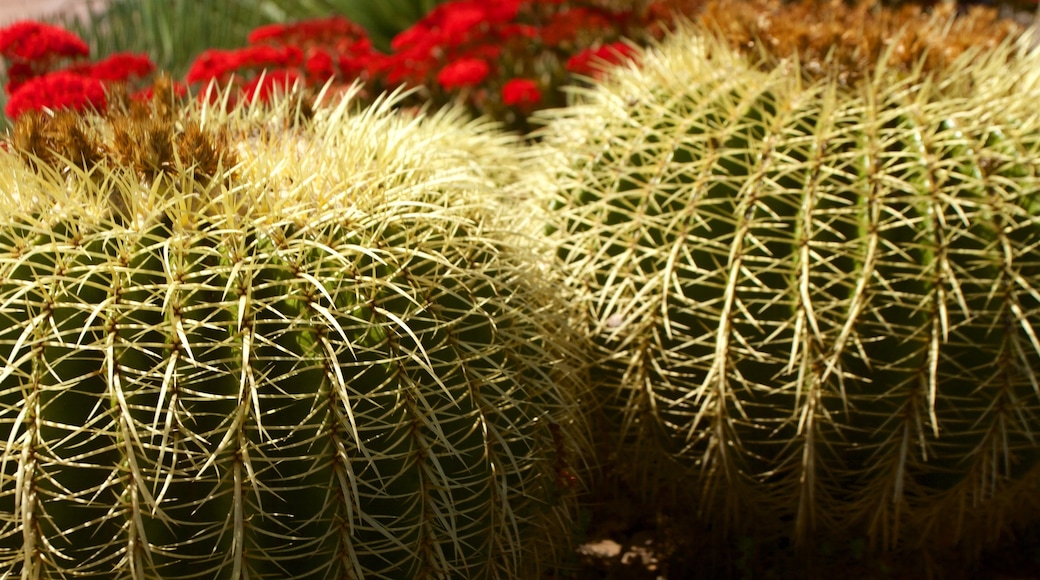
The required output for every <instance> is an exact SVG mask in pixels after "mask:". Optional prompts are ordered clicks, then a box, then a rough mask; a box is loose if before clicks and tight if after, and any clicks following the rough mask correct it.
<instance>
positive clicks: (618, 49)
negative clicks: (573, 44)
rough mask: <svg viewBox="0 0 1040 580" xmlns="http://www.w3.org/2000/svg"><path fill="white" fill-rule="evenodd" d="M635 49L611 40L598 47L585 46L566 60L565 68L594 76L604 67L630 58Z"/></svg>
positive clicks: (576, 72) (633, 54)
mask: <svg viewBox="0 0 1040 580" xmlns="http://www.w3.org/2000/svg"><path fill="white" fill-rule="evenodd" d="M634 56H635V49H634V48H632V46H631V45H629V44H626V43H624V42H621V41H618V42H612V43H610V44H605V45H603V46H601V47H599V48H587V49H585V50H583V51H581V52H579V53H578V54H576V55H574V56H572V57H571V58H570V59H568V60H567V70H569V71H570V72H572V73H575V74H580V75H587V76H595V75H596V74H597V73H599V72H601V71H602V70H603V69H604V68H605V67H607V66H610V65H612V64H619V63H622V62H624V61H626V60H630V59H632V58H633V57H634Z"/></svg>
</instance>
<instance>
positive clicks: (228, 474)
mask: <svg viewBox="0 0 1040 580" xmlns="http://www.w3.org/2000/svg"><path fill="white" fill-rule="evenodd" d="M350 96H351V95H350V94H348V95H347V96H346V97H345V98H344V99H343V100H342V102H341V103H340V104H339V105H338V106H336V107H332V108H324V109H321V110H318V111H316V112H315V113H314V115H315V118H314V119H313V120H310V121H306V122H304V121H301V120H300V118H299V116H298V113H299V111H296V113H294V112H293V111H292V101H291V100H290V99H285V100H284V102H282V103H281V108H280V109H276V110H275V111H273V112H272V111H262V110H260V109H255V110H254V109H250V108H247V107H242V108H239V109H236V110H235V111H233V112H231V113H228V114H225V113H222V112H219V111H218V110H217V109H216V108H208V107H201V108H198V107H197V108H191V107H189V108H188V109H169V110H166V112H164V109H163V106H162V104H161V103H160V101H159V100H157V101H156V104H154V105H153V106H152V108H151V109H150V110H142V109H140V108H138V109H137V113H135V114H137V117H136V118H135V119H136V120H133V119H132V121H133V122H129V124H127V123H128V122H127V120H126V119H122V120H120V121H119V122H118V123H117V122H115V121H113V120H112V119H103V118H98V117H88V118H85V119H82V120H80V121H76V122H70V121H68V120H67V119H66V120H64V121H62V123H65V125H63V126H64V127H65V129H64V130H61V129H60V128H59V129H55V128H54V127H53V126H49V125H48V126H46V127H42V128H41V127H36V128H35V129H32V128H30V129H25V131H27V133H24V134H21V138H22V139H23V141H24V142H26V143H30V142H31V143H36V144H37V145H40V147H39V148H37V150H36V154H35V155H32V156H31V157H30V159H31V160H32V161H33V163H31V164H25V163H23V160H22V159H20V158H19V156H20V155H22V153H2V154H0V199H2V202H0V222H2V223H0V280H2V282H0V327H2V328H0V361H2V363H3V365H2V368H3V372H2V374H0V490H2V491H0V571H2V574H3V575H4V576H12V577H13V576H19V575H20V576H21V577H23V578H65V577H99V578H115V577H119V578H160V577H161V578H189V577H196V578H236V579H237V578H404V577H408V578H447V577H471V578H515V577H523V576H525V575H528V574H532V573H533V572H534V571H535V570H538V569H539V568H540V567H542V566H545V565H548V564H550V563H551V562H552V559H553V558H554V557H556V554H554V553H553V550H554V549H558V546H556V547H554V540H555V539H556V538H558V537H559V535H560V533H564V532H567V531H568V530H567V527H568V525H569V524H568V521H569V517H570V516H569V514H570V511H569V510H570V507H569V506H570V505H571V500H572V498H571V494H570V489H569V488H568V484H569V482H570V477H571V473H570V471H571V466H570V465H568V463H567V461H568V459H567V458H568V457H571V453H572V452H573V450H574V448H573V446H575V445H577V444H578V441H580V440H581V439H582V436H581V432H582V429H581V422H580V420H579V419H578V417H577V416H576V415H575V412H574V400H575V399H574V397H575V391H574V386H575V385H574V380H575V375H574V373H573V370H572V369H571V368H569V366H568V364H569V363H568V361H569V360H571V359H572V357H571V356H570V354H569V352H570V351H569V349H570V347H569V346H568V344H569V341H567V340H566V334H567V333H566V329H565V328H561V327H560V325H559V324H558V323H557V320H558V319H559V317H558V316H556V314H555V309H556V308H557V307H558V303H557V302H556V298H554V294H553V292H552V288H551V286H550V285H549V284H548V283H547V280H546V278H545V276H544V273H543V272H542V271H540V269H539V267H538V266H537V264H536V263H535V262H534V261H533V260H529V259H527V258H526V257H525V256H526V254H527V253H528V252H529V251H530V249H529V248H527V247H526V246H525V245H524V243H521V242H520V240H521V239H522V238H521V237H520V236H514V235H512V234H511V233H510V231H509V230H508V228H506V227H504V225H503V224H504V221H503V220H502V219H501V218H500V216H499V215H498V210H496V209H495V208H496V205H495V203H494V202H493V199H494V198H495V196H498V195H501V194H502V191H501V190H502V189H503V188H507V187H509V185H508V184H507V182H505V181H497V180H498V179H500V178H503V177H504V176H506V175H514V176H515V173H516V171H517V169H516V163H515V162H514V161H512V160H513V159H515V158H516V149H517V147H516V145H515V144H514V143H513V142H512V141H511V139H510V138H508V137H505V136H501V135H499V134H497V133H495V132H494V131H493V130H491V129H490V128H489V127H483V126H480V124H479V123H474V122H468V121H464V120H463V119H462V118H461V116H460V115H459V114H456V113H452V112H450V111H447V112H443V113H439V114H436V115H432V116H424V115H417V116H415V115H413V116H409V115H408V114H404V113H400V114H399V113H396V112H393V110H392V109H393V105H394V102H395V98H396V97H392V98H390V99H388V100H385V101H383V102H381V103H380V104H377V105H376V106H374V107H373V108H371V109H368V110H366V111H364V112H359V113H358V112H355V113H352V112H351V108H352V107H353V104H352V102H351V98H350ZM135 106H136V105H135ZM142 111H143V112H142ZM171 111H172V112H171ZM130 116H131V117H133V115H130ZM181 116H183V118H181ZM156 119H159V120H160V121H163V122H161V123H158V122H157V123H152V121H155V120H156ZM261 120H262V121H261ZM42 122H44V123H45V124H46V120H43V121H42ZM70 123H71V125H69V124H70ZM120 123H122V124H121V125H120ZM300 123H302V125H301V124H300ZM69 126H75V127H77V128H78V129H79V133H76V135H78V137H75V138H72V137H69V135H70V133H69V131H68V127H69ZM120 127H122V128H120ZM156 127H159V128H156ZM192 128H193V129H192ZM120 131H121V132H120ZM191 131H195V133H192V135H194V137H190V138H189V137H185V135H186V134H187V133H189V132H191ZM83 135H87V137H85V138H80V137H82V136H83ZM119 135H122V137H119ZM119 139H123V140H124V141H127V140H129V141H133V142H136V143H137V144H138V147H137V150H139V151H151V152H155V153H156V155H157V156H158V157H156V160H157V161H158V162H157V163H153V164H151V165H149V164H148V163H144V165H140V164H138V165H135V164H133V163H129V162H127V161H126V159H125V158H123V157H121V156H120V155H119V154H118V151H119V150H120V145H119ZM70 142H72V143H71V144H70ZM84 143H86V144H87V145H85V146H84V145H83V144H84ZM200 143H201V144H206V146H207V147H209V149H207V148H206V147H203V146H201V145H199V144H200ZM41 144H42V145H41ZM171 144H172V145H171ZM178 144H179V145H178ZM192 144H195V145H194V146H193V145H192ZM43 145H47V147H43ZM147 147H151V149H148V148H147ZM222 148H223V149H222ZM124 149H125V147H124ZM75 151H80V152H81V153H82V152H83V151H88V152H92V153H91V154H90V155H87V154H82V155H79V156H76V155H74V154H73V153H74V152H75ZM45 152H50V155H51V157H50V158H49V162H46V163H45V162H44V161H43V160H42V158H41V157H42V154H43V153H45ZM162 152H165V154H163V153H162ZM207 152H208V153H207ZM214 152H216V153H214ZM477 152H479V156H478V153H477ZM210 153H213V155H211V154H210ZM217 153H219V155H217ZM164 155H165V156H164ZM193 155H196V156H197V155H202V156H203V157H205V158H206V159H209V160H210V161H214V160H218V161H219V160H220V159H224V160H225V161H226V160H227V159H234V160H236V162H235V163H234V165H233V166H231V167H229V166H228V164H227V163H224V164H221V163H219V162H218V163H217V164H216V166H214V167H218V166H219V167H218V168H217V169H212V167H211V171H210V172H209V173H208V174H207V172H204V171H201V164H200V162H199V159H195V158H190V159H186V158H185V157H186V156H187V157H191V156H193ZM214 155H215V156H214ZM139 157H147V155H143V154H142V155H139ZM63 161H64V163H63ZM138 161H140V159H139V160H138ZM145 161H147V159H145ZM30 165H31V166H32V167H30ZM116 194H117V195H116ZM114 200H118V201H114Z"/></svg>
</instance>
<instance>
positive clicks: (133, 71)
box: [68, 52, 155, 82]
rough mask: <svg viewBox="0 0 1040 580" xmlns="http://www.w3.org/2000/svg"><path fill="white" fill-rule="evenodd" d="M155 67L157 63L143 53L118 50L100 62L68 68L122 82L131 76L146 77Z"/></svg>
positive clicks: (91, 75)
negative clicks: (153, 62)
mask: <svg viewBox="0 0 1040 580" xmlns="http://www.w3.org/2000/svg"><path fill="white" fill-rule="evenodd" d="M154 69H155V65H154V64H152V61H151V60H149V58H148V57H147V56H145V55H143V54H131V53H129V52H117V53H115V54H113V55H111V56H109V57H108V58H105V59H103V60H99V61H98V62H93V63H86V64H80V65H76V66H73V67H70V68H69V69H68V70H69V72H74V73H77V74H81V75H83V76H88V77H94V78H96V79H100V80H103V81H116V82H120V81H125V80H127V79H129V78H130V77H134V78H143V77H146V76H148V74H149V73H151V72H152V70H154Z"/></svg>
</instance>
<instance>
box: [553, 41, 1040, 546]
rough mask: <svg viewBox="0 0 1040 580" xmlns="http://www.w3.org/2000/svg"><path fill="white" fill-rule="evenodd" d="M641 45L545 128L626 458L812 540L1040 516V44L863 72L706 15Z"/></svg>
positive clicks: (558, 205) (683, 489)
mask: <svg viewBox="0 0 1040 580" xmlns="http://www.w3.org/2000/svg"><path fill="white" fill-rule="evenodd" d="M638 62H639V64H638V65H634V64H633V65H630V66H627V67H619V68H617V69H614V70H613V71H611V72H610V74H608V75H606V76H605V78H604V79H603V80H602V81H601V82H598V83H595V84H594V85H593V86H592V87H591V88H588V89H585V90H578V91H577V92H576V94H575V97H574V100H575V103H574V105H573V106H571V107H568V108H566V109H560V110H556V111H550V112H547V113H546V114H545V115H544V116H543V121H544V122H546V123H547V126H546V127H545V129H544V130H543V131H542V133H541V135H542V137H543V138H544V141H545V143H546V147H547V153H546V154H547V155H554V156H555V158H556V160H557V163H558V168H557V175H558V182H559V188H558V191H557V194H556V195H555V196H554V197H553V201H552V203H553V207H554V209H555V213H554V218H555V219H554V221H553V226H552V228H551V230H552V235H553V236H554V237H555V238H556V241H557V243H558V244H559V252H558V257H559V259H560V262H561V263H562V265H563V267H564V268H565V270H566V273H567V276H568V278H569V284H568V286H569V287H570V288H571V289H572V290H573V291H574V293H575V301H576V302H579V303H581V304H583V310H584V311H585V313H586V316H587V325H588V334H589V337H590V339H591V341H592V343H593V344H594V346H595V348H596V351H597V360H598V361H599V362H598V363H597V365H596V370H595V374H596V378H595V387H596V389H598V391H597V392H598V393H599V396H598V399H600V400H603V401H605V402H604V403H603V405H602V415H603V417H604V418H605V421H606V423H605V424H606V427H605V428H604V430H603V431H604V433H605V434H606V435H605V436H608V437H610V436H613V435H612V434H614V433H618V435H617V436H615V437H614V438H613V439H612V440H611V441H612V445H614V446H616V447H617V448H618V449H619V451H617V453H616V455H615V458H614V461H616V462H617V463H618V464H619V467H618V468H617V471H619V472H622V473H626V474H632V477H631V481H632V482H633V484H634V485H636V486H638V487H639V489H641V490H643V493H644V494H645V495H653V494H663V493H664V490H666V489H670V490H671V491H672V492H673V493H674V494H675V495H676V496H677V498H678V499H679V501H681V502H684V503H687V504H691V505H693V506H694V507H695V508H696V509H697V510H698V511H699V512H700V513H703V514H706V515H707V516H710V518H709V520H710V521H716V522H721V523H723V524H728V525H732V526H735V527H736V528H737V529H742V530H748V529H751V528H752V527H759V528H764V527H766V524H767V523H768V522H774V524H776V525H780V522H789V523H790V527H786V526H788V524H783V526H784V527H781V528H780V529H781V530H782V532H781V533H783V534H785V535H786V534H791V535H792V536H793V537H795V538H796V539H797V540H802V541H806V540H808V539H810V538H813V537H815V536H814V534H817V533H827V534H834V533H836V532H840V533H843V534H846V535H847V536H846V537H849V536H851V537H859V538H863V537H866V538H869V539H870V540H872V541H874V542H875V543H876V544H877V545H880V546H881V547H885V548H894V547H902V546H909V545H916V544H918V543H919V544H922V545H939V544H944V543H949V544H953V543H956V542H958V541H962V540H964V541H965V543H964V544H961V545H962V546H971V548H972V549H978V548H980V547H981V546H982V545H984V544H985V542H986V541H991V540H994V539H995V538H996V536H997V535H998V534H999V533H1001V532H1003V531H1006V530H1007V529H1008V526H1009V525H1010V523H1011V522H1013V521H1017V520H1019V519H1020V518H1026V519H1030V518H1031V519H1034V520H1035V518H1036V517H1037V515H1038V513H1040V512H1038V511H1037V507H1038V505H1037V501H1036V486H1037V484H1038V482H1040V462H1038V461H1037V459H1038V458H1040V448H1038V446H1037V442H1036V439H1035V437H1036V432H1037V429H1038V427H1040V388H1038V387H1037V385H1038V383H1040V380H1038V379H1040V341H1038V339H1037V336H1038V331H1040V329H1038V328H1037V321H1038V320H1040V294H1038V293H1037V285H1038V280H1040V258H1038V255H1040V254H1037V251H1036V250H1037V245H1038V244H1040V217H1038V215H1037V214H1038V211H1037V210H1038V208H1040V205H1038V202H1040V198H1038V195H1040V111H1038V110H1037V108H1036V103H1037V102H1040V74H1038V70H1040V66H1038V65H1040V53H1038V52H1036V51H1033V52H1029V49H1028V48H1026V43H1025V41H1022V42H1021V43H1020V44H1016V43H1015V42H1007V43H1005V44H1004V45H1002V46H1001V47H998V48H996V49H994V50H993V51H991V52H978V53H971V54H966V55H964V56H962V57H960V58H959V59H957V60H956V61H955V62H953V63H951V64H950V66H949V67H948V68H946V69H944V70H943V71H942V72H939V73H934V74H923V73H921V72H920V70H919V69H918V71H917V72H916V73H915V72H913V71H911V72H910V73H906V74H903V73H899V72H898V71H893V70H891V69H887V68H886V67H885V66H884V62H885V60H884V59H883V60H882V61H881V63H882V64H880V65H879V66H878V69H877V70H876V71H874V72H873V73H872V74H871V75H869V76H868V78H866V79H864V80H863V81H862V82H859V83H855V84H850V85H843V84H841V83H840V82H838V80H836V78H835V77H827V75H822V78H820V79H817V80H812V79H808V78H805V77H803V76H802V74H801V70H800V69H799V67H798V65H797V63H796V62H795V61H793V60H785V61H781V62H778V63H776V65H775V66H774V67H773V68H772V69H768V68H766V67H763V68H758V67H756V66H752V65H750V64H749V63H748V61H747V60H746V59H745V58H744V57H741V56H739V55H737V54H736V53H735V52H734V51H733V50H731V49H730V48H728V47H726V46H724V45H723V44H722V43H721V42H717V41H715V40H712V38H711V37H710V36H709V35H706V34H705V33H703V32H702V33H695V32H691V31H690V30H685V31H681V32H680V33H678V34H677V35H676V36H675V37H673V38H671V39H669V40H668V41H667V42H665V43H663V44H661V45H660V46H657V47H653V48H651V49H648V50H646V51H645V52H643V53H642V54H641V56H640V57H639V59H638ZM704 521H708V520H704ZM976 540H977V541H976Z"/></svg>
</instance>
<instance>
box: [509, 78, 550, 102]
mask: <svg viewBox="0 0 1040 580" xmlns="http://www.w3.org/2000/svg"><path fill="white" fill-rule="evenodd" d="M540 100H542V92H541V91H540V90H538V83H536V82H535V81H533V80H531V79H510V80H509V81H507V82H506V84H505V85H503V86H502V102H503V103H505V104H507V105H517V106H526V105H533V104H535V103H537V102H538V101H540Z"/></svg>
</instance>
